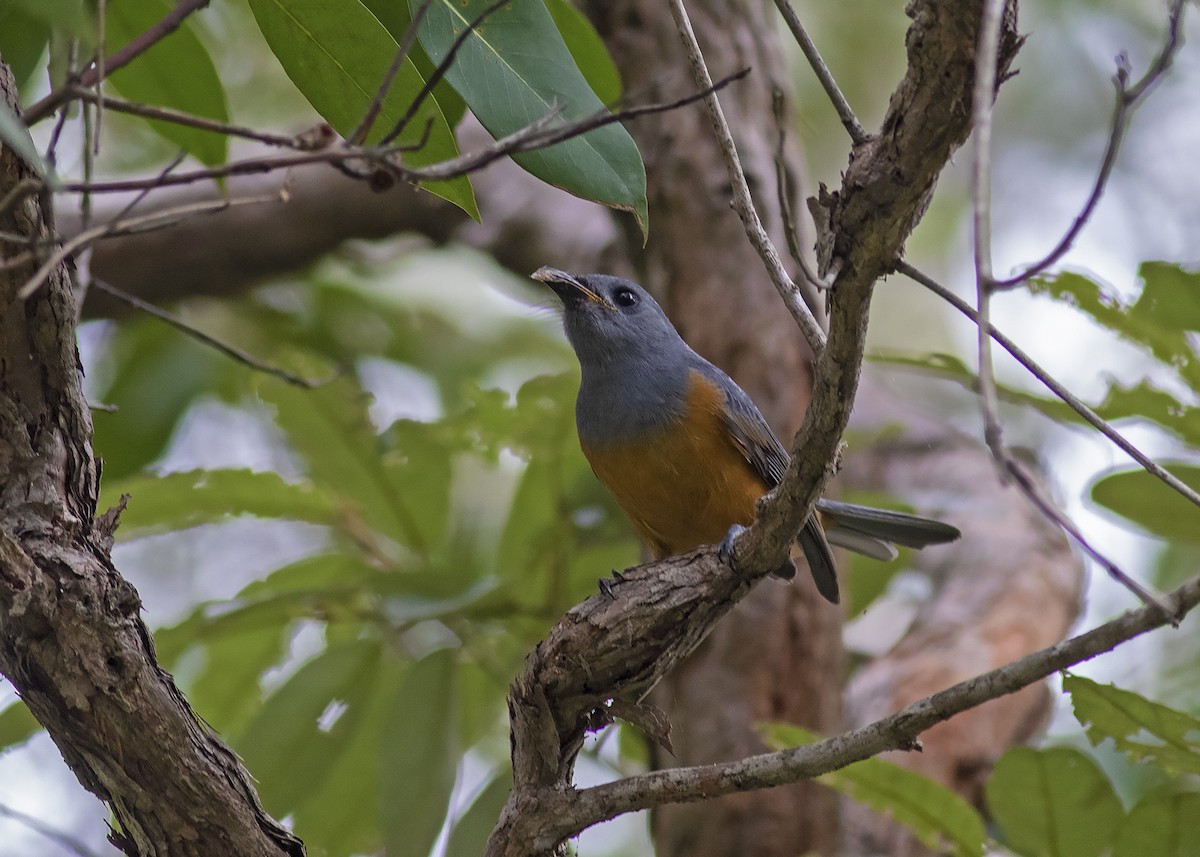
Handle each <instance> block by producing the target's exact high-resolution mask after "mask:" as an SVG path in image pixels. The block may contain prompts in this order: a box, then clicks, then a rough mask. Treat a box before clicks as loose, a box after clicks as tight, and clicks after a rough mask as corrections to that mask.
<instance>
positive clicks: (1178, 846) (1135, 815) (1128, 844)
mask: <svg viewBox="0 0 1200 857" xmlns="http://www.w3.org/2000/svg"><path fill="white" fill-rule="evenodd" d="M1198 818H1200V792H1180V793H1179V794H1173V795H1167V796H1166V797H1150V798H1146V799H1145V800H1142V801H1140V802H1139V803H1138V804H1137V805H1136V806H1135V807H1134V808H1133V809H1131V810H1130V811H1129V817H1128V818H1126V819H1125V823H1124V824H1123V825H1122V826H1121V830H1120V832H1119V833H1118V834H1117V842H1116V845H1115V846H1114V848H1113V852H1112V857H1192V855H1194V854H1195V853H1196V819H1198Z"/></svg>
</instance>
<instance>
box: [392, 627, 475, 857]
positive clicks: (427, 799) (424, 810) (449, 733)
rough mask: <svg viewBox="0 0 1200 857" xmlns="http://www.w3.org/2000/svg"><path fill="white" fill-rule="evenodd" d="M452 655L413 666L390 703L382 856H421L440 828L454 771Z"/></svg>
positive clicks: (438, 655) (435, 655) (446, 651)
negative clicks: (383, 851)
mask: <svg viewBox="0 0 1200 857" xmlns="http://www.w3.org/2000/svg"><path fill="white" fill-rule="evenodd" d="M456 673H457V669H456V664H455V652H454V651H453V650H451V649H439V650H438V651H436V652H434V653H433V654H430V655H427V656H426V657H424V658H422V659H421V660H420V661H418V662H417V663H415V664H413V665H412V667H411V668H410V669H409V671H408V674H407V675H406V676H405V678H404V680H403V681H402V682H401V684H400V687H399V688H398V689H397V692H396V695H395V697H394V698H393V701H392V705H391V707H390V710H389V714H388V721H387V724H386V726H385V727H384V732H383V736H382V745H381V747H380V759H381V762H380V781H379V782H380V788H379V797H380V800H381V801H382V804H381V807H380V811H381V818H382V821H383V823H382V827H383V841H384V846H385V848H386V852H387V855H388V857H426V855H427V854H428V853H429V851H430V849H431V848H433V843H434V841H435V840H436V839H437V837H438V833H439V831H441V829H442V823H443V821H444V819H445V817H446V810H447V808H448V807H449V805H450V793H451V791H452V790H453V789H454V777H455V772H456V770H457V768H458V761H459V755H460V753H459V749H458V725H457V720H458V693H457V675H456Z"/></svg>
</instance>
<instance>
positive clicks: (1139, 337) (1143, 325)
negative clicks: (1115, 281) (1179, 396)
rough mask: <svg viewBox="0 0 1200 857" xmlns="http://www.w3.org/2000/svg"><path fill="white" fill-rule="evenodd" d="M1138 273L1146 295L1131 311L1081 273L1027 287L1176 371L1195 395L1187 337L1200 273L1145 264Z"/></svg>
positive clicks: (1196, 375) (1199, 374)
mask: <svg viewBox="0 0 1200 857" xmlns="http://www.w3.org/2000/svg"><path fill="white" fill-rule="evenodd" d="M1139 274H1140V275H1141V277H1142V280H1143V290H1142V295H1141V296H1140V297H1139V298H1138V300H1137V301H1136V302H1135V303H1134V304H1133V305H1132V306H1128V305H1126V304H1123V303H1122V302H1121V301H1120V300H1118V299H1117V298H1115V297H1113V296H1112V295H1110V294H1108V293H1106V291H1105V290H1104V289H1103V288H1102V287H1101V286H1100V285H1099V284H1097V283H1095V282H1093V281H1092V280H1089V279H1088V278H1087V277H1084V276H1082V275H1080V274H1072V273H1062V274H1056V275H1054V276H1052V277H1046V278H1039V279H1035V280H1032V281H1030V284H1029V287H1030V291H1031V292H1032V293H1033V294H1042V295H1046V296H1048V297H1051V298H1054V299H1055V300H1058V301H1061V302H1063V303H1066V304H1068V305H1070V306H1073V307H1075V308H1076V309H1078V310H1080V311H1081V312H1084V313H1086V314H1087V315H1089V316H1091V317H1092V319H1093V320H1094V321H1096V322H1097V323H1098V324H1100V325H1101V326H1103V327H1105V328H1108V329H1109V330H1111V331H1112V332H1113V333H1115V334H1117V335H1118V336H1119V337H1121V338H1122V339H1124V340H1126V341H1127V342H1131V343H1133V344H1135V345H1138V346H1140V347H1142V348H1144V349H1146V350H1147V351H1149V352H1150V353H1151V354H1152V355H1154V357H1155V358H1157V359H1158V360H1159V361H1160V362H1161V363H1164V364H1166V365H1167V366H1170V367H1171V368H1173V369H1174V370H1175V371H1176V372H1178V373H1179V376H1180V378H1182V379H1183V381H1184V383H1186V384H1188V386H1190V387H1191V388H1192V389H1193V390H1200V355H1197V353H1196V351H1195V349H1194V348H1193V347H1192V344H1191V341H1190V339H1189V336H1188V331H1190V330H1192V329H1194V328H1193V325H1195V324H1196V319H1195V316H1196V312H1197V311H1196V309H1195V306H1194V305H1195V302H1196V297H1195V295H1196V292H1197V289H1200V285H1197V283H1200V272H1198V273H1188V272H1185V271H1184V270H1183V269H1182V268H1179V267H1177V266H1168V265H1165V264H1164V263H1145V264H1143V265H1142V267H1141V269H1140V270H1139Z"/></svg>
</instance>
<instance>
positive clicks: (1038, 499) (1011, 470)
mask: <svg viewBox="0 0 1200 857" xmlns="http://www.w3.org/2000/svg"><path fill="white" fill-rule="evenodd" d="M1003 464H1004V467H1005V468H1006V469H1007V471H1008V474H1009V476H1011V477H1012V479H1013V481H1014V482H1016V483H1017V485H1018V486H1019V487H1020V488H1021V492H1022V493H1023V494H1024V495H1025V496H1026V497H1027V498H1028V499H1029V501H1030V502H1031V503H1033V505H1034V506H1035V507H1036V508H1037V510H1038V511H1039V512H1041V513H1042V515H1044V516H1045V517H1046V518H1049V519H1050V520H1051V521H1052V522H1054V523H1055V524H1057V525H1058V526H1059V527H1061V528H1062V530H1063V531H1064V532H1065V533H1066V534H1067V535H1069V536H1070V537H1071V538H1072V539H1074V540H1075V543H1076V544H1077V545H1079V547H1081V548H1082V549H1083V550H1084V552H1085V553H1087V555H1088V556H1090V557H1091V558H1092V559H1094V560H1095V561H1096V562H1098V563H1099V564H1100V565H1101V567H1103V569H1104V570H1105V571H1106V572H1108V576H1109V577H1111V578H1112V579H1113V580H1115V581H1117V583H1119V584H1121V585H1122V586H1124V587H1125V588H1126V589H1128V590H1129V591H1130V592H1132V593H1133V594H1134V595H1136V596H1137V597H1138V599H1139V600H1141V602H1142V603H1143V604H1147V605H1153V606H1156V607H1158V609H1159V610H1161V611H1162V613H1163V616H1165V617H1166V618H1167V621H1169V622H1170V623H1171V624H1172V625H1174V626H1176V627H1178V626H1179V619H1178V618H1177V617H1176V616H1175V615H1174V614H1173V613H1172V612H1171V611H1170V609H1169V608H1168V607H1167V605H1166V604H1164V603H1163V602H1162V601H1161V600H1160V599H1159V597H1158V596H1157V595H1155V594H1154V593H1153V592H1151V591H1150V590H1148V589H1147V588H1146V587H1144V586H1142V585H1141V584H1140V583H1138V582H1137V581H1136V580H1134V579H1133V578H1132V577H1130V576H1129V575H1127V574H1126V573H1125V572H1124V571H1122V570H1121V568H1120V566H1118V565H1117V564H1116V563H1115V562H1113V561H1112V560H1111V559H1109V558H1108V557H1107V556H1105V555H1104V554H1103V553H1101V552H1100V551H1099V550H1098V549H1097V548H1096V547H1095V546H1094V545H1092V543H1091V542H1089V541H1088V540H1087V539H1086V538H1085V537H1084V535H1083V532H1082V531H1081V530H1080V529H1079V527H1077V526H1076V525H1075V522H1074V521H1072V520H1071V519H1070V518H1068V517H1067V514H1066V513H1065V512H1064V511H1063V510H1062V509H1060V508H1059V507H1058V504H1057V503H1055V502H1054V501H1053V500H1052V499H1051V498H1050V496H1049V495H1048V494H1047V493H1046V490H1045V489H1044V488H1042V486H1041V485H1039V484H1038V482H1037V480H1036V479H1034V478H1033V476H1032V474H1030V472H1029V468H1027V467H1026V466H1025V465H1024V464H1023V463H1022V462H1020V461H1019V460H1018V459H1016V458H1014V457H1013V456H1012V455H1005V457H1004V462H1003Z"/></svg>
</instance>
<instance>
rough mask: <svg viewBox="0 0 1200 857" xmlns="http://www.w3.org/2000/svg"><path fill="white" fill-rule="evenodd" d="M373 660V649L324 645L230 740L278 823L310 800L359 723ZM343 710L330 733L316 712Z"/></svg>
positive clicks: (368, 644)
mask: <svg viewBox="0 0 1200 857" xmlns="http://www.w3.org/2000/svg"><path fill="white" fill-rule="evenodd" d="M379 661H380V648H379V644H378V643H376V642H373V641H368V640H358V641H355V642H351V643H344V644H341V645H337V646H330V647H329V648H328V649H326V650H325V651H324V652H322V653H321V654H319V655H318V656H317V657H315V658H314V659H313V660H311V661H309V663H307V664H305V665H304V666H303V667H301V668H300V670H299V671H297V672H296V674H295V675H294V676H292V677H291V678H290V679H289V680H288V681H287V682H286V683H284V684H283V686H281V687H280V688H278V689H277V690H276V691H275V692H274V693H273V694H272V695H271V696H270V697H269V698H268V699H267V701H266V702H265V703H264V704H263V706H262V708H260V709H259V711H258V714H257V716H256V717H255V718H254V719H253V720H252V721H251V722H250V723H249V725H248V726H247V727H246V731H245V732H243V733H242V735H241V736H240V737H239V738H238V740H237V741H236V742H235V747H236V749H237V750H238V752H239V753H240V754H241V756H242V758H243V759H245V761H246V767H247V768H248V769H249V770H250V772H251V773H252V774H254V777H255V779H256V780H257V781H258V783H259V794H260V795H261V796H262V799H263V804H264V806H266V808H267V811H268V812H270V813H271V814H272V815H274V816H275V817H277V818H281V817H283V816H285V815H287V814H289V813H291V812H293V811H294V810H295V809H296V808H297V806H299V805H300V804H302V803H304V802H306V801H308V800H310V799H311V798H312V796H313V795H314V794H315V793H317V792H318V790H319V789H320V787H321V786H322V784H323V783H324V781H325V778H326V777H328V776H329V772H330V770H331V768H332V766H333V764H334V762H335V761H336V759H337V757H338V755H339V754H340V753H341V752H342V751H343V750H344V749H345V747H346V744H347V743H348V741H349V739H350V737H351V736H352V735H353V733H354V731H355V729H356V728H357V727H358V725H359V723H360V722H361V720H362V716H363V713H364V710H365V709H366V708H367V706H368V700H369V697H370V695H371V688H372V684H373V681H374V676H375V673H376V671H377V669H378V666H379ZM334 703H340V704H342V705H345V706H346V709H345V711H344V712H343V713H342V714H341V716H340V717H338V718H337V720H336V722H334V723H333V725H332V727H331V728H322V726H324V725H325V724H323V723H321V722H320V719H321V715H322V714H325V713H326V712H327V710H328V709H329V708H330V706H331V704H334Z"/></svg>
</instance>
